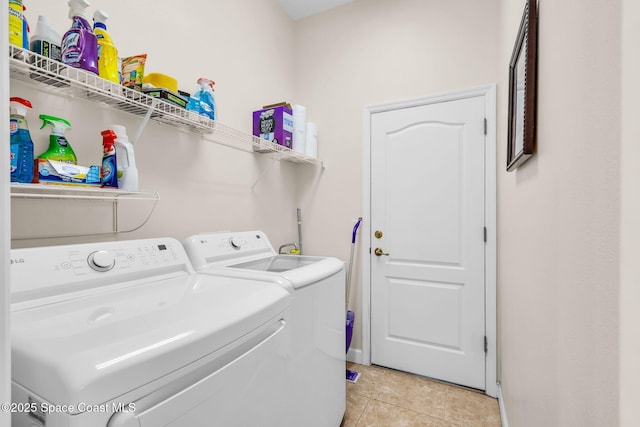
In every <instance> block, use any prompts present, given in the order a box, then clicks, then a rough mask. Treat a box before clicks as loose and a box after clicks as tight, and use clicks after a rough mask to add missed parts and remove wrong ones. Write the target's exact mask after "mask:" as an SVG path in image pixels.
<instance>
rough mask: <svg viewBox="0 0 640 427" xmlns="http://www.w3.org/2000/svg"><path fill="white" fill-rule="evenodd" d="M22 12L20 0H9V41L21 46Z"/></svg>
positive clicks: (22, 31) (22, 30)
mask: <svg viewBox="0 0 640 427" xmlns="http://www.w3.org/2000/svg"><path fill="white" fill-rule="evenodd" d="M23 33H24V14H23V12H22V0H9V43H11V44H12V45H14V46H18V47H22V46H23V42H24V41H23V39H24V36H23Z"/></svg>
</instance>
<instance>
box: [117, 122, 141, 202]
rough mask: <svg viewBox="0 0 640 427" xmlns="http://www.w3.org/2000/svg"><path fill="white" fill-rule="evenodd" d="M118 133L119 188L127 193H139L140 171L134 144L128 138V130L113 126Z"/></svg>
mask: <svg viewBox="0 0 640 427" xmlns="http://www.w3.org/2000/svg"><path fill="white" fill-rule="evenodd" d="M111 129H112V130H113V131H114V132H115V133H116V136H117V138H116V141H115V142H116V144H115V145H116V165H117V168H118V188H120V189H121V190H125V191H138V169H137V168H136V158H135V155H134V154H133V144H131V142H130V141H129V137H128V136H127V129H126V128H125V127H124V126H121V125H111Z"/></svg>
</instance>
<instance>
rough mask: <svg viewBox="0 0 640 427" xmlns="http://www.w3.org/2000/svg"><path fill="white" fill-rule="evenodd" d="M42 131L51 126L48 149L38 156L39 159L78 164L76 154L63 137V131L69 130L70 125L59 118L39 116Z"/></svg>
mask: <svg viewBox="0 0 640 427" xmlns="http://www.w3.org/2000/svg"><path fill="white" fill-rule="evenodd" d="M40 119H41V120H42V127H41V128H40V129H43V128H44V127H45V126H47V125H50V126H51V136H49V148H48V149H47V151H45V152H44V153H42V154H40V155H39V156H38V158H39V159H47V160H56V161H58V162H65V163H71V164H74V165H77V164H78V159H77V158H76V153H74V152H73V148H71V145H69V142H68V141H67V138H65V137H64V133H65V131H67V130H68V129H71V123H69V122H68V121H66V120H65V119H61V118H59V117H53V116H47V115H44V114H40Z"/></svg>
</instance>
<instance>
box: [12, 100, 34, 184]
mask: <svg viewBox="0 0 640 427" xmlns="http://www.w3.org/2000/svg"><path fill="white" fill-rule="evenodd" d="M9 101H10V104H9V105H10V108H11V116H10V119H9V128H10V154H9V158H10V161H11V181H13V182H26V183H29V182H31V180H32V179H33V141H32V140H31V134H30V133H29V125H28V124H27V119H26V116H27V110H30V109H31V108H33V107H32V106H31V103H30V102H29V101H27V100H26V99H22V98H16V97H14V98H10V99H9Z"/></svg>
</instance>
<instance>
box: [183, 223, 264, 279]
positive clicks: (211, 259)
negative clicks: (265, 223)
mask: <svg viewBox="0 0 640 427" xmlns="http://www.w3.org/2000/svg"><path fill="white" fill-rule="evenodd" d="M183 243H184V247H185V249H186V251H187V253H188V254H189V256H190V259H191V262H192V264H193V266H194V267H195V268H196V270H197V269H199V268H202V267H204V266H206V265H209V264H212V263H220V264H224V263H227V262H229V260H237V259H241V258H246V257H252V256H258V255H265V256H267V255H273V254H275V250H274V249H273V247H272V246H271V243H270V242H269V239H268V238H267V236H266V234H264V233H263V232H262V231H240V232H221V233H204V234H198V235H195V236H191V237H189V238H187V239H186V240H185V241H184V242H183Z"/></svg>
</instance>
